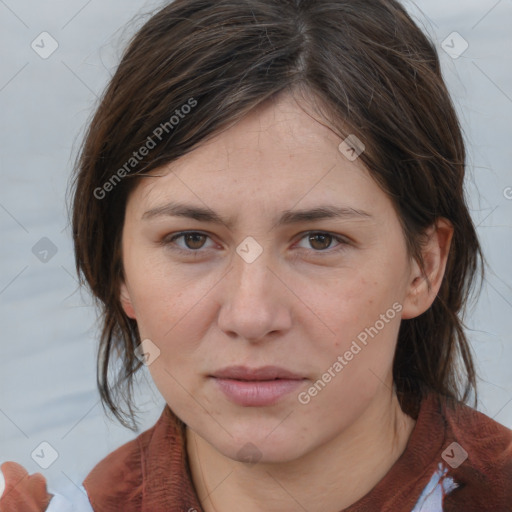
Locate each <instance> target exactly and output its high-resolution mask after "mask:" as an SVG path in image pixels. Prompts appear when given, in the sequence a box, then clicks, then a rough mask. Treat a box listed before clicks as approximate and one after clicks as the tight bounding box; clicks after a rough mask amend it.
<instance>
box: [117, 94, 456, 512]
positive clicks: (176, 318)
mask: <svg viewBox="0 0 512 512" xmlns="http://www.w3.org/2000/svg"><path fill="white" fill-rule="evenodd" d="M308 105H309V104H308V103H307V102H306V101H303V102H300V103H299V102H298V101H297V100H296V99H294V98H293V97H291V96H289V95H282V96H280V97H278V99H277V100H276V101H274V102H271V103H266V104H264V105H263V106H260V107H259V108H258V109H255V110H253V111H252V112H251V113H250V114H249V115H248V116H246V117H245V118H244V119H243V120H242V121H240V122H238V123H237V124H236V125H235V126H233V127H231V128H229V129H227V130H225V131H223V132H221V133H219V134H217V135H216V136H215V137H213V138H211V139H210V140H209V141H207V142H205V143H203V144H201V145H200V146H198V147H197V148H196V149H194V150H193V151H192V152H191V153H189V154H187V155H185V156H183V157H181V158H180V159H179V160H177V161H175V162H173V163H171V164H170V165H167V166H164V167H162V168H160V169H156V170H155V171H153V172H152V174H153V175H154V178H153V177H150V178H145V179H143V180H141V182H140V183H139V184H138V185H137V187H136V188H135V190H134V191H133V192H132V194H131V195H130V197H129V200H128V203H127V207H126V216H125V223H124V226H123V237H122V251H123V265H124V270H125V276H126V278H125V281H124V283H123V284H122V286H121V290H120V298H121V302H122V304H123V308H124V310H125V312H126V314H127V315H128V316H130V317H131V318H135V319H136V320H137V324H138V327H139V330H140V333H141V337H142V339H150V340H151V341H152V343H154V344H155V346H157V347H158V349H159V350H160V354H159V356H158V357H157V358H156V359H155V360H154V362H153V363H151V364H150V365H149V371H150V373H151V375H152V378H153V379H154V382H155V384H156V386H157V387H158V389H159V390H160V392H161V394H162V395H163V397H164V398H165V400H166V402H167V403H168V404H169V406H170V407H171V409H172V410H173V411H174V412H175V414H176V415H177V416H178V417H179V418H181V419H182V420H183V421H184V422H185V423H186V424H187V440H186V442H187V452H188V456H189V462H190V466H191V473H192V479H193V483H194V485H195V487H196V490H197V493H198V496H199V497H200V499H201V502H202V505H203V507H204V510H205V511H206V512H215V511H223V512H231V511H235V510H244V511H247V512H256V511H258V512H259V511H261V510H266V511H270V512H274V511H275V512H278V511H279V512H295V511H299V510H304V509H305V510H308V511H309V512H317V511H318V512H320V511H322V512H338V511H339V510H341V509H343V508H346V507H348V506H349V505H351V504H352V503H354V502H356V501H357V500H358V499H360V498H361V497H362V496H364V495H365V494H367V493H368V492H369V491H370V490H371V489H372V487H374V485H375V484H376V483H377V482H378V481H379V480H381V479H382V477H383V476H384V475H385V474H386V473H387V472H388V471H389V469H390V468H391V466H392V465H393V464H394V462H396V460H397V459H398V458H399V456H400V455H401V454H402V453H403V451H404V449H405V446H406V443H407V440H408V439H409V437H410V434H411V432H412V430H413V428H414V424H415V422H414V420H413V419H412V418H410V417H409V416H407V415H406V414H404V413H403V412H402V411H401V409H400V407H399V404H398V401H397V398H396V395H395V393H394V390H393V379H392V362H393V355H394V352H395V347H396V341H397V336H398V329H399V326H400V321H401V319H406V318H413V317H415V316H418V315H420V314H421V313H423V312H424V311H426V310H427V309H428V308H429V307H430V305H431V304H432V302H433V300H434V298H435V296H436V294H437V291H438V289H439V287H440V284H441V279H442V276H443V274H444V270H445V264H446V258H447V255H448V251H449V246H450V242H451V236H452V227H451V226H450V224H449V223H448V222H447V221H445V220H444V219H439V222H438V223H437V227H435V226H432V228H431V229H430V230H429V233H430V235H431V236H430V241H429V242H428V244H427V245H426V246H425V248H424V258H425V265H426V271H427V274H428V276H429V278H430V281H431V285H432V288H431V290H430V291H429V290H428V287H427V283H426V280H425V278H424V276H422V274H421V271H420V269H419V266H418V264H417V263H416V262H415V261H413V260H412V259H411V258H410V257H409V256H408V254H407V251H406V245H405V239H404V236H403V232H402V230H401V227H400V223H399V219H398V217H397V215H396V212H395V210H394V208H393V206H392V203H391V201H390V200H389V198H388V197H387V195H386V194H385V193H384V192H383V191H382V190H381V189H380V188H379V186H378V185H377V184H376V183H375V182H374V181H373V179H372V178H371V177H370V175H369V173H368V171H367V170H366V169H365V167H364V165H363V163H362V162H361V160H360V159H357V160H355V161H354V162H352V161H349V160H348V159H347V158H346V157H345V156H344V155H343V154H342V153H341V152H340V151H339V150H338V145H339V144H340V142H341V141H342V139H341V138H340V137H338V136H337V135H336V134H335V133H334V132H333V131H332V130H331V129H329V127H328V126H326V123H325V122H324V121H322V120H320V119H319V118H318V116H316V117H315V115H314V114H313V113H312V112H313V110H312V109H311V107H309V106H308ZM308 110H309V113H308ZM170 201H180V202H183V203H189V204H192V205H196V206H202V207H208V208H210V209H212V210H214V211H215V212H217V213H218V214H219V215H221V216H222V218H225V219H230V220H231V221H232V222H233V224H232V226H230V227H229V228H228V227H227V226H226V225H224V224H214V223H211V222H203V221H198V220H193V219H188V218H183V217H172V216H168V215H159V216H153V217H151V218H146V219H143V215H144V213H145V212H147V211H149V210H151V209H154V208H157V207H160V206H162V205H165V204H166V203H168V202H170ZM325 204H332V205H336V206H345V207H350V208H354V209H359V210H364V211H365V212H367V213H368V214H370V215H371V217H367V218H366V217H362V218H357V217H351V218H339V219H324V220H316V221H305V222H300V223H297V224H294V225H287V226H277V225H276V222H275V219H276V218H277V217H278V216H279V215H280V214H281V213H282V212H283V211H284V210H287V209H289V210H296V209H303V208H313V207H317V206H321V205H325ZM182 231H196V232H200V234H203V235H206V236H205V237H200V236H199V237H198V238H192V239H191V240H190V239H189V240H188V245H187V239H184V238H180V239H178V240H175V241H174V242H170V241H169V239H170V237H171V236H172V235H173V234H178V233H180V232H182ZM310 232H314V233H318V232H321V233H328V234H333V235H336V236H341V237H344V240H345V242H344V243H343V242H341V243H340V242H338V241H336V240H335V239H334V238H329V237H327V239H326V240H325V239H322V238H320V239H318V238H313V240H310V239H309V238H308V234H309V233H310ZM248 236H251V237H253V238H254V239H255V240H256V241H257V242H258V244H259V245H260V246H261V248H262V250H263V252H262V253H261V254H260V255H259V257H258V258H257V259H256V260H255V261H253V262H252V263H248V262H246V261H245V260H244V259H243V258H241V257H240V256H239V255H238V254H237V252H236V248H237V247H238V246H239V245H240V244H241V242H242V241H244V239H245V238H246V237H248ZM163 240H167V241H168V244H167V245H165V244H163V243H162V241H163ZM180 248H181V249H182V250H183V251H188V252H184V253H180V252H178V249H180ZM338 249H339V250H338ZM194 250H195V251H196V253H197V254H196V255H195V256H194V254H193V252H194ZM394 303H398V304H400V305H401V306H402V308H401V311H400V312H399V313H398V314H396V316H395V317H394V318H393V319H391V320H389V321H388V322H386V323H385V326H384V328H382V329H381V330H380V331H379V333H378V335H376V336H375V337H374V338H370V339H369V341H368V344H367V345H366V346H364V347H363V349H362V350H361V351H360V352H359V353H358V354H357V355H356V356H354V358H353V359H352V360H351V361H349V362H348V364H347V365H346V366H344V368H343V370H342V371H341V372H339V373H338V374H336V377H335V378H332V380H331V381H330V382H329V383H328V384H327V385H326V386H325V388H324V389H323V390H322V391H321V392H319V393H318V394H317V395H316V396H314V397H312V398H311V400H310V402H309V403H307V404H305V405H303V404H301V403H299V401H298V399H297V394H298V392H300V391H305V390H306V391H307V390H308V389H309V388H310V387H311V385H312V384H313V383H314V382H315V381H317V380H318V379H319V378H321V376H322V375H323V374H324V373H325V372H326V371H327V370H328V369H329V368H330V367H332V366H333V363H334V362H335V361H336V360H337V357H338V356H340V355H343V354H344V353H345V352H346V351H347V350H348V349H349V348H350V346H351V343H352V341H353V340H354V339H356V337H357V335H358V334H359V333H361V332H362V331H364V329H365V328H367V327H370V326H374V325H375V323H376V321H377V320H379V318H381V317H380V315H382V314H385V313H386V311H387V310H388V309H390V308H391V307H392V305H393V304H394ZM229 365H245V366H248V367H250V368H256V367H260V366H264V365H278V366H281V367H284V368H286V369H288V370H291V371H294V372H296V373H299V374H300V375H301V376H303V377H305V378H306V379H307V380H305V381H304V384H303V385H301V387H300V388H299V389H298V390H297V392H292V393H290V394H289V395H286V396H285V397H284V398H282V399H281V400H280V401H279V402H278V403H277V404H275V405H272V406H265V407H242V406H240V405H236V404H233V403H232V402H230V401H229V400H228V399H227V398H226V397H225V395H224V394H223V393H222V392H221V391H219V390H218V388H217V386H215V385H214V382H212V379H210V378H208V375H211V374H212V373H213V372H214V371H215V370H219V369H220V368H224V367H226V366H229ZM377 426H378V428H376V427H377ZM247 443H252V445H254V446H255V447H256V449H257V454H258V457H259V461H258V462H257V464H250V463H247V462H244V460H243V457H242V455H241V454H240V453H239V451H240V450H241V448H242V447H244V446H245V445H246V444H247ZM253 449H254V448H253Z"/></svg>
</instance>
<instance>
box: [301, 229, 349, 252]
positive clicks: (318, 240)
mask: <svg viewBox="0 0 512 512" xmlns="http://www.w3.org/2000/svg"><path fill="white" fill-rule="evenodd" d="M304 239H307V242H308V243H310V244H311V246H312V247H313V249H315V252H322V251H325V250H326V249H328V248H329V247H330V245H331V243H332V242H333V241H336V242H338V244H340V245H341V246H343V245H345V244H346V243H347V242H346V241H345V240H344V239H343V238H342V237H339V236H336V235H331V234H330V233H324V232H322V231H315V232H310V233H306V234H305V235H304V236H303V237H302V238H301V240H304Z"/></svg>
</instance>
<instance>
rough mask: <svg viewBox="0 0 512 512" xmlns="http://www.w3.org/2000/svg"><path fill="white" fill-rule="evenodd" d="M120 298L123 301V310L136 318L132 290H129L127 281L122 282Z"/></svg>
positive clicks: (130, 316) (127, 314)
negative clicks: (131, 295)
mask: <svg viewBox="0 0 512 512" xmlns="http://www.w3.org/2000/svg"><path fill="white" fill-rule="evenodd" d="M119 299H120V301H121V306H122V307H123V310H124V312H125V313H126V316H128V317H129V318H132V319H134V320H135V319H136V315H135V309H134V308H133V304H132V300H131V297H130V292H129V291H128V287H127V286H126V284H125V283H121V286H120V293H119Z"/></svg>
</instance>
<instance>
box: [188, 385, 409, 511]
mask: <svg viewBox="0 0 512 512" xmlns="http://www.w3.org/2000/svg"><path fill="white" fill-rule="evenodd" d="M414 424H415V421H414V420H413V419H412V418H410V417H409V416H407V415H406V414H404V413H403V411H402V410H401V408H400V406H399V403H398V399H397V397H396V395H395V394H394V393H391V392H389V390H386V394H385V395H384V396H382V395H380V394H379V395H378V396H377V397H376V398H375V399H373V400H372V402H371V403H370V405H369V406H368V408H367V409H366V410H365V411H364V413H363V414H362V415H361V416H360V417H359V418H358V420H357V421H356V422H355V423H354V424H352V425H351V426H350V428H349V429H346V430H344V431H343V432H341V433H340V434H339V435H338V436H337V437H335V438H334V439H332V440H330V441H329V442H327V443H325V444H323V445H321V446H319V447H318V448H317V449H315V450H314V451H313V452H310V453H308V454H306V455H305V456H303V457H301V458H300V459H296V460H293V461H289V462H285V463H271V464H269V463H264V462H260V463H258V464H256V465H254V466H248V465H247V464H244V463H241V462H238V461H233V460H232V459H230V458H228V457H225V456H224V455H222V454H221V453H219V452H218V451H217V450H216V449H215V448H214V447H213V446H212V445H211V444H209V443H207V442H206V441H205V440H204V439H202V438H201V437H200V436H198V435H197V434H196V433H194V432H192V431H191V430H190V429H189V428H188V427H187V429H186V446H187V452H188V458H189V462H190V469H191V474H192V480H193V483H194V486H195V488H196V491H197V494H198V496H199V499H200V501H201V504H202V507H203V509H204V511H205V512H235V511H238V510H243V511H244V512H259V511H261V510H266V511H269V512H296V511H298V510H308V512H339V511H340V510H343V509H345V508H347V507H349V506H350V505H352V504H353V503H355V502H356V501H358V500H359V499H360V498H362V497H363V496H364V495H365V494H367V493H368V492H369V491H370V490H371V489H372V488H373V487H374V486H375V485H376V484H377V483H378V482H379V481H380V480H381V479H382V478H383V477H384V475H385V474H386V473H387V472H388V471H389V469H390V468H391V467H392V466H393V464H394V463H395V462H396V461H397V459H398V458H399V457H400V455H401V454H402V453H403V451H404V450H405V446H406V445H407V441H408V439H409V437H410V434H411V432H412V430H413V428H414Z"/></svg>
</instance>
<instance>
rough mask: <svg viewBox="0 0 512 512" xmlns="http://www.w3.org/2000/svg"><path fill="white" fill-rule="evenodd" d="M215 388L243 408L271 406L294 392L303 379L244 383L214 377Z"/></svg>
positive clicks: (242, 381)
mask: <svg viewBox="0 0 512 512" xmlns="http://www.w3.org/2000/svg"><path fill="white" fill-rule="evenodd" d="M214 380H215V382H216V383H217V386H219V388H220V389H221V391H222V392H223V393H224V394H225V395H226V396H227V397H228V398H229V399H230V400H231V401H232V402H234V403H236V404H238V405H242V406H244V407H263V406H266V405H273V404H275V403H276V402H277V401H279V400H280V399H281V398H282V397H284V396H285V395H287V394H288V393H291V392H292V391H294V390H296V389H297V388H298V387H299V386H300V385H302V383H303V382H304V380H305V379H300V380H296V379H277V380H260V381H254V380H253V381H245V380H234V379H220V378H216V377H214Z"/></svg>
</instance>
